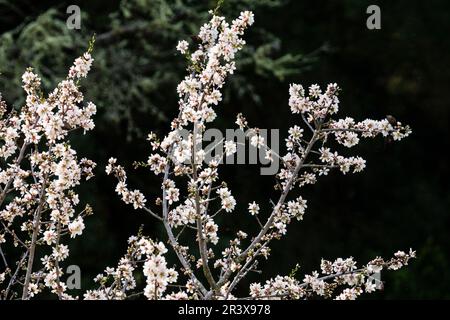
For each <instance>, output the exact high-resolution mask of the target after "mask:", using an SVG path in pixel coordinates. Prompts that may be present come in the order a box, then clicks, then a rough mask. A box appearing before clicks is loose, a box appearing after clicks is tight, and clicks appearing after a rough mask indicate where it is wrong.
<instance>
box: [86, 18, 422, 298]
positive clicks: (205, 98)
mask: <svg viewBox="0 0 450 320" xmlns="http://www.w3.org/2000/svg"><path fill="white" fill-rule="evenodd" d="M253 22H254V16H253V13H251V12H249V11H245V12H242V13H241V14H240V16H239V17H238V18H237V19H235V20H233V21H232V22H231V23H228V22H227V21H226V20H225V18H224V17H220V16H217V15H215V14H213V15H212V18H211V20H210V21H209V22H208V23H206V24H205V25H203V26H202V27H201V29H200V32H199V35H198V39H199V43H198V44H196V46H195V47H192V48H191V45H190V44H189V43H188V42H187V41H180V42H179V43H178V45H177V50H178V51H179V52H180V53H181V54H183V55H185V56H186V57H187V59H188V61H189V65H188V68H187V72H188V75H187V76H186V77H185V79H184V80H183V81H182V82H181V83H180V84H179V85H178V88H177V92H178V96H179V114H178V116H177V117H176V118H175V119H174V120H173V121H172V123H171V131H170V133H169V134H167V135H166V136H165V137H164V138H163V139H162V140H160V139H158V137H157V136H156V134H153V133H151V134H149V137H148V140H149V142H150V144H151V147H152V149H153V151H154V153H152V154H151V155H150V156H149V158H148V161H147V164H146V166H148V168H149V169H150V170H151V171H152V172H153V173H154V174H155V175H157V176H158V177H160V179H161V194H160V195H159V196H156V197H155V198H154V199H152V201H148V200H147V197H146V196H145V195H144V193H143V192H142V191H140V190H135V189H132V188H130V187H129V186H128V182H127V174H126V172H125V169H124V168H123V167H122V166H121V165H119V164H118V163H117V160H116V159H115V158H111V159H110V160H109V164H108V166H107V168H106V172H107V174H111V175H114V176H115V177H116V178H117V180H118V183H117V186H116V192H117V193H118V194H119V195H120V197H121V198H122V200H123V201H124V202H125V203H127V204H131V205H132V206H133V207H134V208H135V209H140V210H143V211H145V212H147V213H148V214H150V215H151V216H153V217H154V218H155V219H156V220H157V221H159V222H160V223H162V224H163V226H164V229H165V232H166V236H167V238H168V245H169V248H170V249H171V250H173V251H174V253H175V254H176V256H177V258H178V268H177V269H176V270H175V269H174V268H169V267H168V265H167V261H166V259H165V258H164V254H165V253H166V252H167V250H168V249H167V247H166V245H165V244H164V243H162V242H156V241H154V240H151V239H150V238H148V237H146V236H143V235H142V234H139V235H138V236H136V237H134V236H133V237H131V238H130V239H129V248H128V250H127V254H126V255H125V256H124V257H123V258H122V259H121V260H120V262H119V265H118V266H117V267H116V268H107V269H106V270H105V272H104V273H103V274H100V275H99V276H97V277H96V279H95V280H96V282H97V283H98V289H97V290H90V291H88V292H87V293H86V294H85V295H84V298H85V299H125V298H127V297H130V296H133V295H136V294H144V295H145V296H146V297H147V298H148V299H305V298H308V297H311V296H321V297H324V298H335V299H355V298H356V297H358V296H359V295H361V294H362V293H363V292H368V293H370V292H373V291H375V290H376V289H379V288H380V287H381V286H380V285H379V284H378V283H376V279H375V278H374V277H373V275H374V274H376V273H378V272H380V271H381V270H384V269H387V270H397V269H399V268H401V267H403V266H405V265H407V264H408V262H409V259H411V258H414V257H415V252H414V251H412V250H410V251H409V252H407V253H405V252H403V251H398V252H397V253H395V254H394V256H393V257H392V258H391V259H388V260H385V259H383V258H381V257H376V258H375V259H374V260H372V261H370V262H369V263H367V264H365V265H363V266H361V267H357V264H356V262H355V261H354V260H353V259H352V258H347V259H342V258H339V259H337V260H335V261H333V262H332V261H327V260H323V261H322V263H321V272H320V273H319V272H313V273H312V274H311V275H305V276H304V277H303V278H302V279H298V278H297V277H296V276H295V277H294V276H281V275H280V276H277V277H275V278H274V279H270V280H267V281H266V282H265V283H264V284H260V283H254V284H252V285H251V286H250V288H249V294H248V296H246V297H238V296H236V295H235V289H236V287H237V286H238V285H239V283H240V281H241V280H242V279H243V278H244V277H246V275H247V274H248V273H249V272H251V271H257V270H258V261H259V260H260V259H268V258H269V256H270V243H271V242H272V241H273V240H278V239H281V238H282V237H283V236H284V235H285V234H286V233H287V228H288V225H289V224H290V223H291V222H292V221H294V220H302V219H303V215H304V213H305V210H306V208H307V201H306V200H305V199H303V198H302V197H301V196H296V195H293V193H297V194H298V192H299V191H301V189H302V187H304V186H305V185H308V184H314V183H316V182H317V180H318V179H319V178H320V176H323V175H327V174H328V173H329V172H330V171H331V170H339V171H340V172H342V173H343V174H348V173H356V172H361V171H362V170H364V168H365V166H366V163H365V160H364V159H363V158H361V157H359V156H345V155H342V154H340V153H338V152H337V151H335V150H332V149H331V147H330V142H331V141H333V140H334V141H336V142H337V143H338V144H341V145H343V146H344V147H346V148H351V147H353V146H355V145H357V144H358V143H360V142H361V141H362V139H365V138H374V137H376V136H382V137H385V138H389V139H392V140H394V141H398V140H401V139H403V138H405V137H407V136H408V135H409V134H410V133H411V130H410V128H409V127H408V126H404V125H402V123H400V122H398V121H396V120H395V119H394V118H393V117H387V118H386V119H382V120H371V119H366V120H363V121H360V122H358V121H355V120H354V119H352V118H349V117H346V118H342V119H336V118H335V116H336V115H337V114H338V112H339V98H338V96H339V87H338V86H337V85H336V84H329V85H328V86H327V87H326V88H325V89H324V90H322V89H321V88H320V87H319V86H318V85H312V86H310V87H309V88H307V89H305V88H304V87H302V86H301V85H298V84H293V85H291V86H290V88H289V94H290V100H289V107H290V109H291V111H292V113H293V115H294V116H297V119H298V124H297V125H295V126H293V127H292V128H290V129H289V131H288V137H287V139H286V149H287V153H286V154H284V155H279V154H275V153H274V152H273V151H272V150H271V149H270V148H269V147H268V145H267V144H266V141H264V138H263V137H262V136H261V135H259V132H260V130H259V129H258V128H256V127H250V126H249V124H248V121H247V120H246V119H245V117H244V116H243V115H242V114H239V115H238V116H237V120H236V124H237V125H238V126H239V127H240V129H247V130H248V132H249V133H250V134H249V135H248V138H249V140H250V144H251V145H252V146H254V147H257V148H261V149H262V150H264V151H265V153H266V159H269V160H270V161H281V163H282V169H281V170H279V172H278V174H277V175H276V181H275V188H276V189H277V190H279V198H278V200H277V201H276V202H269V201H268V203H256V202H252V203H249V204H248V213H247V214H249V215H251V216H253V217H254V218H255V220H256V222H257V223H258V225H259V226H260V230H259V232H258V233H257V234H254V235H248V233H247V232H245V231H244V230H239V229H236V230H235V232H236V233H235V236H234V237H233V239H232V240H231V241H229V243H228V246H227V247H226V248H225V249H223V250H219V248H218V247H217V244H218V241H219V237H220V226H219V225H218V224H217V222H216V221H217V220H216V219H217V216H218V215H225V216H226V217H227V219H234V220H238V219H239V218H238V217H237V216H235V215H236V214H238V215H242V214H246V213H243V212H240V213H236V214H232V212H233V211H234V210H235V207H236V203H237V200H236V198H235V197H234V196H233V194H232V191H231V190H230V189H229V188H228V187H227V184H226V182H225V181H223V180H221V179H220V177H219V170H220V165H221V159H220V158H219V157H218V158H215V159H212V160H210V161H208V162H207V163H205V161H204V160H205V154H206V151H205V150H204V149H203V148H202V145H201V137H202V134H203V133H204V132H205V130H206V129H207V125H208V124H209V123H211V122H213V121H214V119H215V118H216V117H217V114H216V107H217V105H218V104H219V103H220V101H221V99H222V93H221V89H222V87H223V85H224V83H225V81H226V78H227V76H228V75H231V74H233V72H234V71H235V69H236V65H235V58H236V54H237V53H238V51H239V50H240V49H241V48H242V47H243V46H244V45H245V41H244V40H243V35H244V31H245V30H246V29H247V28H248V27H249V26H251V25H252V24H253ZM181 130H188V132H189V135H188V136H187V137H186V136H184V135H182V134H181V133H180V132H181ZM224 151H225V154H226V155H227V156H229V155H232V154H233V153H235V152H236V143H235V142H234V141H225V145H224ZM237 228H238V227H237ZM182 237H191V238H192V239H194V240H195V242H196V245H197V248H192V247H189V246H186V245H183V244H182V242H181V239H182ZM139 265H143V267H142V272H143V275H144V277H145V278H146V286H145V288H144V289H143V290H142V291H140V290H137V288H136V287H137V281H136V279H135V274H136V271H137V270H138V268H139ZM177 282H178V285H175V283H177ZM170 288H176V289H173V290H172V289H170ZM136 290H137V291H136Z"/></svg>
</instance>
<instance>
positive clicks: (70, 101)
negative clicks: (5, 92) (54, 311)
mask: <svg viewBox="0 0 450 320" xmlns="http://www.w3.org/2000/svg"><path fill="white" fill-rule="evenodd" d="M92 46H93V42H91V45H90V47H89V50H88V52H86V53H85V54H84V55H82V56H81V57H79V58H78V59H76V60H75V62H74V64H73V66H72V67H71V68H70V70H69V73H68V76H67V77H66V79H64V80H63V81H61V82H60V83H59V84H58V85H57V87H56V88H55V89H54V90H53V91H52V92H51V93H50V94H48V96H47V97H45V96H44V93H43V92H42V91H41V89H40V84H41V79H40V78H39V76H38V75H37V74H35V73H34V72H33V70H32V69H31V68H30V69H28V70H27V71H26V72H25V73H24V74H23V76H22V82H23V89H24V90H25V92H26V94H27V96H26V104H25V105H24V106H23V107H21V108H20V109H19V110H14V109H13V110H11V111H9V112H8V111H7V110H8V108H7V106H6V103H5V102H4V101H2V100H1V96H0V101H1V102H0V118H1V119H0V144H1V145H0V159H1V168H0V256H1V260H0V265H1V264H4V265H2V266H1V269H0V289H1V291H0V299H4V300H6V299H17V298H20V299H29V298H31V297H34V296H35V295H37V294H38V293H40V292H43V291H44V290H49V291H50V292H52V293H54V294H56V295H57V296H58V297H59V298H60V299H71V298H72V297H71V296H70V295H68V294H67V293H66V285H65V282H64V281H63V276H64V272H63V270H62V268H61V263H62V262H63V261H64V260H65V259H67V257H68V255H69V249H68V246H67V245H66V244H64V238H66V237H67V236H70V237H71V238H73V237H76V236H79V235H81V234H82V233H83V230H84V228H85V225H84V218H85V217H86V216H88V215H90V214H92V209H91V208H90V207H89V206H88V205H86V206H85V207H84V208H80V207H79V203H80V200H79V197H78V194H77V193H76V189H75V188H76V186H77V185H79V184H80V183H81V181H82V180H83V179H84V180H88V179H90V178H91V177H92V176H93V172H92V170H93V168H94V167H95V166H96V164H95V163H94V162H93V161H91V160H89V159H86V158H82V159H79V158H78V155H77V152H76V150H74V149H73V148H72V147H71V145H70V140H69V137H70V133H71V132H73V131H75V130H78V129H80V130H83V131H84V132H86V131H90V130H92V129H93V128H94V122H93V120H92V116H93V115H94V114H95V113H96V106H95V105H94V104H93V103H92V102H88V103H86V104H83V100H84V97H83V93H82V92H81V91H80V86H79V82H80V80H81V79H82V78H85V77H86V76H87V74H88V72H89V70H90V68H91V65H92V62H93V59H92V57H91V51H92ZM6 245H8V248H14V247H15V248H16V250H10V251H8V252H4V251H3V248H5V247H6ZM41 256H42V258H41V259H40V260H41V261H37V260H38V257H41Z"/></svg>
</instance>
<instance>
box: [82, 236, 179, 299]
mask: <svg viewBox="0 0 450 320" xmlns="http://www.w3.org/2000/svg"><path fill="white" fill-rule="evenodd" d="M166 252H167V249H166V247H165V245H164V244H163V243H162V242H158V243H156V242H154V241H152V240H151V239H148V238H146V237H143V236H132V237H130V238H129V239H128V250H127V254H126V255H125V256H124V257H122V258H121V259H120V261H119V263H118V266H117V267H116V268H110V267H108V268H106V270H105V271H104V273H102V274H99V275H97V277H96V278H95V282H97V283H98V284H99V288H98V289H96V290H88V291H87V292H86V293H85V294H84V299H85V300H123V299H125V298H126V297H127V293H128V292H129V291H130V290H133V289H134V288H135V287H136V279H135V277H134V271H135V270H137V268H138V267H139V265H142V272H143V274H144V276H145V279H146V286H145V288H144V295H145V296H146V297H147V298H148V299H164V298H165V297H164V293H165V292H166V290H167V287H168V285H169V284H170V283H173V282H175V281H177V277H178V272H176V271H175V270H174V269H173V268H168V267H167V262H166V259H165V257H164V254H165V253H166ZM169 296H170V299H183V298H187V295H186V293H185V292H175V293H171V294H170V295H169ZM167 299H169V298H167Z"/></svg>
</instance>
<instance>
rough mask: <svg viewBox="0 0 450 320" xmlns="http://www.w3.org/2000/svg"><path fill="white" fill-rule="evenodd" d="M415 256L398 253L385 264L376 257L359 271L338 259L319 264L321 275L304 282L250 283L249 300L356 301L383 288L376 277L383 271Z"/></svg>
mask: <svg viewBox="0 0 450 320" xmlns="http://www.w3.org/2000/svg"><path fill="white" fill-rule="evenodd" d="M415 256H416V253H415V251H412V250H410V251H409V252H408V253H405V252H403V251H398V252H397V253H395V254H394V257H392V258H391V259H389V260H388V261H385V260H384V259H382V258H380V257H378V258H376V259H374V260H373V261H371V262H369V263H368V264H367V265H365V266H363V267H361V268H357V266H356V261H354V260H353V258H347V259H342V258H338V259H336V260H335V261H333V262H331V261H328V260H322V263H321V265H320V268H321V273H319V272H317V271H314V272H313V273H312V274H311V275H306V276H305V277H304V279H303V281H299V280H297V279H296V278H295V277H294V276H284V277H282V276H277V277H275V278H274V279H270V280H268V281H266V283H265V284H264V285H261V284H260V283H253V284H251V285H250V296H251V297H252V298H253V299H281V300H285V299H307V298H311V297H323V298H331V297H333V296H334V297H335V299H336V300H355V299H356V298H357V297H358V296H360V295H361V294H362V293H364V292H366V293H372V292H374V291H376V290H381V289H382V288H383V283H382V282H381V280H379V279H378V278H377V277H376V274H379V273H380V272H381V271H382V270H383V269H391V270H397V269H400V268H401V267H403V266H406V265H408V261H409V260H410V259H411V258H415ZM339 292H340V293H339Z"/></svg>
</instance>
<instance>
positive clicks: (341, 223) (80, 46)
mask: <svg viewBox="0 0 450 320" xmlns="http://www.w3.org/2000/svg"><path fill="white" fill-rule="evenodd" d="M70 4H78V5H79V6H80V7H81V10H82V12H83V17H82V28H81V30H68V29H67V28H66V25H65V20H66V19H67V16H68V15H67V14H66V8H67V6H68V5H70ZM370 4H377V5H379V6H380V8H381V23H382V29H381V30H368V29H367V28H366V19H367V17H368V14H366V8H367V7H368V6H369V5H370ZM214 6H215V4H214V1H177V0H130V1H125V0H123V1H118V0H115V1H111V0H98V1H78V2H77V1H73V0H70V1H57V2H56V1H39V2H38V1H32V0H16V1H5V0H0V21H1V23H0V33H1V35H0V72H1V75H0V91H1V92H2V94H3V96H4V98H5V99H6V101H7V102H8V103H9V105H12V106H14V107H16V108H17V107H20V106H21V104H22V102H23V99H24V96H25V95H24V93H23V92H22V90H21V88H20V76H21V74H22V73H23V71H24V70H25V68H27V67H29V66H33V67H34V68H35V69H36V71H37V72H39V74H40V75H42V77H43V82H44V83H43V84H44V87H45V88H46V89H47V90H50V89H51V88H53V87H54V86H55V85H56V83H57V81H59V80H61V79H62V78H64V77H65V74H66V72H67V70H68V67H69V66H70V64H71V62H72V61H73V59H74V58H75V57H77V56H78V55H79V54H81V53H82V52H84V50H85V49H86V47H87V43H88V40H89V39H90V37H91V36H92V34H93V33H96V34H97V43H96V47H95V51H94V58H95V59H96V61H95V62H94V68H93V70H92V71H91V73H90V76H89V79H87V80H86V81H84V82H83V83H82V84H83V86H84V92H85V93H86V96H87V98H88V99H92V101H94V102H95V103H96V104H97V106H98V107H99V113H98V115H97V117H96V129H95V130H94V131H93V132H90V133H89V134H87V135H86V136H81V137H80V136H74V137H73V141H72V142H73V144H75V145H76V146H77V148H78V151H79V153H80V155H82V156H87V157H89V158H91V159H93V160H94V161H96V162H97V163H98V167H97V170H96V178H95V179H93V180H91V181H89V182H88V183H86V184H85V185H83V186H82V187H81V188H80V194H81V197H80V198H81V199H82V200H83V201H86V202H89V203H90V204H91V205H92V206H93V208H94V212H95V215H94V216H93V217H91V218H89V219H88V220H87V221H86V224H87V228H86V230H85V233H84V234H83V236H82V237H81V238H76V239H75V240H71V257H70V261H68V263H74V264H75V263H76V264H79V265H80V267H81V269H82V272H83V286H84V288H89V287H90V286H92V283H93V282H92V281H91V279H92V278H93V277H94V276H95V275H96V274H97V273H99V272H100V271H102V270H103V269H104V268H105V267H106V266H113V265H114V264H115V263H116V261H117V260H118V259H119V258H120V256H121V255H122V254H123V253H124V251H125V249H126V239H127V238H128V236H130V235H131V234H135V233H136V231H137V230H138V228H139V226H140V225H141V224H144V226H145V232H146V233H147V234H149V235H152V236H154V237H158V238H160V239H162V240H165V238H164V234H163V232H162V230H161V228H160V226H159V225H158V224H157V223H156V222H155V221H153V220H152V219H151V218H150V217H148V216H147V215H145V214H143V213H141V212H138V211H134V210H133V209H132V207H130V206H126V205H125V204H123V203H122V202H121V201H120V200H119V198H118V196H117V195H115V193H114V180H113V179H112V178H111V177H107V176H106V174H105V173H104V167H105V165H106V163H107V160H108V158H109V157H110V156H114V157H117V158H118V159H119V162H121V163H122V164H124V165H126V166H127V168H128V169H129V170H128V171H129V176H130V184H131V185H133V186H135V187H140V188H141V189H143V190H145V194H146V196H147V198H148V199H154V196H155V195H157V194H159V192H160V191H159V190H160V185H159V184H158V183H159V181H158V180H157V179H155V178H153V177H152V175H151V174H150V173H149V172H148V170H146V169H137V170H133V169H132V163H133V161H135V160H138V161H145V160H146V158H147V156H148V154H149V153H150V152H151V151H150V148H149V145H148V144H147V142H146V141H145V136H146V134H147V133H148V132H150V131H155V132H158V133H159V134H161V135H162V134H164V133H167V131H168V128H169V121H170V119H171V118H173V117H174V115H176V108H177V104H176V95H175V89H176V84H177V83H178V82H179V81H180V80H181V79H182V78H183V77H184V67H185V65H184V61H183V58H182V57H180V56H179V55H177V54H176V52H175V46H176V44H177V41H178V40H180V39H188V38H189V35H191V34H195V33H197V32H198V30H199V27H200V26H201V24H202V23H204V22H206V21H207V18H208V16H207V10H208V9H211V8H214ZM241 9H249V10H253V11H254V12H255V19H256V23H255V25H254V26H253V27H252V29H251V30H250V31H249V33H248V34H247V36H246V40H247V43H248V46H247V48H246V49H245V50H244V52H242V54H240V55H239V57H238V71H237V73H236V75H235V76H233V78H231V79H230V81H229V82H228V84H227V86H226V88H225V91H226V96H225V101H224V102H223V103H222V104H221V106H220V107H219V110H218V113H219V116H220V118H221V119H220V120H219V121H218V123H217V125H218V126H219V127H222V128H226V127H232V124H233V122H234V119H235V114H236V113H238V112H243V113H244V114H245V115H246V116H247V118H248V120H249V121H250V122H251V123H252V124H253V125H255V126H259V127H261V128H280V132H286V131H287V129H288V128H289V125H293V124H295V123H297V122H299V120H298V118H293V117H292V115H291V114H290V111H289V107H288V105H287V101H288V85H289V83H292V82H296V83H301V84H303V85H305V86H309V85H310V84H312V83H318V84H320V85H326V84H327V83H329V82H337V83H338V84H339V85H340V87H341V88H342V89H343V90H342V93H341V97H340V99H341V109H340V110H341V116H345V115H349V116H352V117H354V118H356V119H358V120H363V119H365V118H366V117H367V118H375V119H379V118H383V117H385V116H386V114H393V115H395V116H396V117H397V119H399V120H400V121H402V122H403V123H405V124H409V125H410V126H411V127H412V129H413V134H412V135H411V136H410V137H409V138H407V139H405V140H403V141H401V142H400V143H398V144H394V145H386V144H385V143H384V141H383V140H381V139H380V140H376V141H365V142H364V143H362V144H361V145H360V146H359V147H357V148H356V149H354V150H353V149H352V151H353V152H356V153H358V154H359V155H361V156H363V157H364V158H365V159H366V160H367V169H366V170H365V171H364V172H363V173H360V174H356V175H350V176H342V175H340V174H338V173H335V174H331V175H330V176H328V177H325V178H321V179H320V181H319V182H318V183H317V184H316V185H314V186H309V187H307V188H305V189H304V190H303V191H302V196H303V197H304V198H306V199H308V209H307V213H306V214H305V219H304V221H303V222H301V223H293V224H291V225H290V227H289V232H288V235H287V237H286V238H284V239H283V240H281V241H278V242H276V243H274V245H273V254H272V256H271V259H269V261H268V262H264V263H262V264H261V267H262V268H263V270H264V274H263V275H264V276H263V279H260V280H265V279H268V278H269V277H271V276H273V275H275V274H288V273H289V272H290V271H291V270H292V269H293V268H294V267H295V265H296V264H297V263H299V264H300V266H301V273H308V272H311V271H312V270H315V269H317V268H319V264H320V259H321V258H322V257H323V258H327V259H334V258H337V257H341V256H342V257H347V256H353V257H355V259H357V260H358V261H360V262H361V263H363V262H366V261H368V260H369V259H371V258H372V257H374V256H377V255H382V256H386V257H388V256H390V255H392V253H394V252H395V251H397V250H398V249H401V250H405V251H406V250H408V249H409V248H410V247H412V248H414V249H415V250H417V254H418V259H417V260H415V261H413V262H412V264H411V265H410V266H408V267H407V268H405V269H403V270H401V271H398V272H392V273H384V274H383V280H386V286H385V290H384V291H383V292H381V293H377V294H375V295H372V296H370V297H369V296H365V298H374V297H375V298H381V299H394V298H395V299H398V298H425V299H430V298H450V289H449V285H450V273H449V272H448V271H449V269H450V250H449V249H450V244H449V236H448V227H449V226H450V223H449V216H448V207H449V193H448V190H449V188H448V186H449V185H448V160H449V159H448V156H447V153H448V148H449V145H448V127H449V126H448V119H449V102H450V101H449V100H450V99H449V94H448V90H449V84H450V64H449V58H448V52H449V49H450V42H449V32H450V28H449V27H450V23H449V22H450V2H448V1H426V2H424V1H415V2H412V1H395V2H394V1H363V0H342V1H324V0H316V1H294V0H291V1H288V0H286V1H284V0H260V1H251V0H246V1H245V0H244V1H238V0H228V1H227V0H226V1H225V4H224V6H223V8H222V14H224V15H226V16H227V17H228V18H229V19H231V18H234V17H235V16H236V15H237V14H238V13H239V11H240V10H241ZM345 151H347V150H345ZM222 177H223V178H225V180H227V181H228V182H229V185H230V188H231V190H232V191H233V193H234V194H235V195H236V197H237V200H238V206H237V209H236V211H237V212H236V213H234V214H233V215H227V216H226V220H223V221H221V222H222V223H223V227H222V229H221V230H222V233H221V240H222V241H226V240H227V239H229V237H230V236H232V232H233V230H235V227H234V226H235V225H236V224H237V223H240V224H242V228H243V229H244V230H247V231H249V233H250V234H252V233H253V232H255V231H256V230H255V229H254V227H255V226H254V221H253V220H251V219H250V217H248V214H246V206H247V203H248V202H251V201H253V200H256V201H257V202H259V203H261V206H262V208H268V207H269V204H268V198H269V197H271V196H273V195H274V193H273V192H272V191H271V190H272V189H271V188H272V185H273V178H272V177H267V176H266V177H261V176H259V170H258V168H257V167H256V166H251V165H249V166H236V167H230V166H226V167H225V168H224V169H223V175H222ZM256 279H257V278H252V279H249V280H248V282H250V281H254V280H256ZM248 282H247V283H243V284H242V287H241V288H242V289H241V290H246V288H248Z"/></svg>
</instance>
